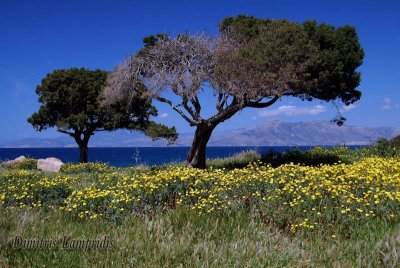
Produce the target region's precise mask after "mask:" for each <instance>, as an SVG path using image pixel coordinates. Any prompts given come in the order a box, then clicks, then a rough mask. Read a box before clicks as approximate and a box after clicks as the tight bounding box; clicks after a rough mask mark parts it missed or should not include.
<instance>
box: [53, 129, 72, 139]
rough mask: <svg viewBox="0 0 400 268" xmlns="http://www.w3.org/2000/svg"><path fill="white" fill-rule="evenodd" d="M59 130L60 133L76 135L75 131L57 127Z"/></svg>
mask: <svg viewBox="0 0 400 268" xmlns="http://www.w3.org/2000/svg"><path fill="white" fill-rule="evenodd" d="M57 131H58V132H60V133H63V134H68V135H70V136H71V137H74V136H75V135H76V133H75V132H69V131H66V130H62V129H57Z"/></svg>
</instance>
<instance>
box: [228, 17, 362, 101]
mask: <svg viewBox="0 0 400 268" xmlns="http://www.w3.org/2000/svg"><path fill="white" fill-rule="evenodd" d="M271 25H273V27H272V26H271ZM279 25H281V26H279ZM278 26H279V27H281V28H282V29H289V28H288V27H292V28H293V29H294V28H296V29H297V30H296V34H297V35H298V36H301V35H302V34H303V33H304V34H305V35H306V37H307V40H309V41H310V42H311V43H312V46H313V47H315V48H317V49H316V50H312V54H313V57H314V56H315V58H316V59H315V62H313V64H312V66H311V67H312V68H311V69H309V70H307V71H308V72H309V73H308V75H309V77H308V78H307V80H309V81H314V82H315V85H314V86H313V87H312V88H311V90H310V89H309V90H303V91H302V92H299V91H298V90H297V87H293V85H289V87H291V88H290V89H292V90H294V93H293V95H294V96H298V97H301V98H303V99H307V100H311V99H313V98H317V99H321V100H325V101H334V100H336V99H338V100H341V101H343V102H344V103H345V104H346V105H349V104H351V103H353V102H355V101H357V100H358V99H360V97H361V93H360V91H358V90H356V87H357V86H358V85H359V84H360V73H359V72H357V71H356V69H357V68H358V67H359V66H360V65H361V64H362V60H363V58H364V51H363V49H362V48H361V46H360V43H359V41H358V36H357V33H356V31H355V29H354V27H351V26H348V25H346V26H343V27H334V26H330V25H326V24H317V22H316V21H306V22H304V23H303V24H298V23H293V22H288V21H287V20H271V19H259V18H255V17H252V16H246V15H240V16H237V17H235V18H233V17H229V18H226V19H225V20H223V21H222V23H221V24H220V31H227V30H229V29H230V28H231V27H233V28H234V29H235V31H236V32H237V33H238V34H239V35H240V36H241V37H242V38H244V39H245V40H249V41H250V44H251V43H252V42H254V40H259V41H257V42H256V43H259V44H260V45H261V44H270V46H271V48H274V47H275V48H278V50H277V52H276V55H279V53H278V52H279V46H278V45H279V44H278V43H277V42H279V39H281V38H282V37H283V38H286V36H287V37H288V38H289V39H287V40H286V41H287V43H286V44H290V42H293V43H295V44H297V45H300V44H301V43H299V42H298V41H296V37H295V36H294V35H293V34H292V35H281V37H279V38H275V39H273V38H271V37H272V36H271V34H265V33H266V31H269V32H271V33H272V32H273V31H274V29H273V28H276V27H278ZM279 27H278V28H279ZM278 32H279V31H278ZM281 33H282V32H281ZM260 38H261V39H260ZM300 40H301V39H300ZM274 44H276V45H274ZM280 45H282V44H280ZM249 48H250V50H249V53H248V54H247V55H246V56H247V59H248V60H250V61H257V59H264V58H267V57H262V56H263V55H264V54H265V51H267V52H268V51H271V52H270V53H273V50H268V46H267V47H265V48H264V49H258V50H257V48H261V46H260V47H258V46H256V47H254V49H251V46H249V47H247V48H246V49H247V50H248V49H249ZM305 52H307V50H305ZM287 53H288V55H291V54H292V53H293V51H292V50H288V51H287ZM265 55H269V52H268V53H267V54H265ZM291 56H293V55H291ZM305 56H307V55H306V54H305ZM261 70H262V69H261ZM271 70H272V69H271ZM262 72H264V71H262ZM303 81H304V79H303Z"/></svg>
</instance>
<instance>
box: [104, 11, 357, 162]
mask: <svg viewBox="0 0 400 268" xmlns="http://www.w3.org/2000/svg"><path fill="white" fill-rule="evenodd" d="M219 30H220V33H219V35H218V36H211V35H207V34H204V33H198V34H187V33H182V34H178V35H176V36H172V35H168V34H157V35H151V36H149V37H146V38H144V40H143V41H144V47H143V48H142V49H141V50H140V51H139V52H138V53H137V54H136V55H133V56H130V57H128V58H127V59H125V60H124V61H123V62H122V63H121V64H120V65H118V66H117V67H116V68H115V70H114V71H113V72H111V73H110V75H109V76H108V78H107V82H106V86H105V88H104V96H105V100H104V102H103V103H104V104H105V106H106V107H107V106H108V105H113V104H114V103H116V102H119V101H121V100H126V99H129V98H136V97H138V96H141V97H146V98H148V97H150V98H152V99H154V100H156V101H159V102H162V103H165V104H167V105H168V106H170V107H171V109H173V110H174V111H175V112H177V113H178V114H179V115H180V116H181V117H182V118H183V119H184V120H185V121H186V122H187V123H188V124H189V125H190V126H192V127H195V128H196V131H195V134H194V137H193V142H192V146H191V149H190V151H189V153H188V157H187V165H188V166H189V167H196V168H203V169H204V168H206V146H207V143H208V141H209V139H210V137H211V135H212V132H213V131H214V129H215V128H216V127H217V126H218V125H219V124H221V123H223V122H224V121H226V120H228V119H230V118H232V117H233V116H234V115H235V114H237V113H239V112H240V111H241V110H243V109H245V108H266V107H269V106H271V105H273V104H275V103H276V102H277V101H278V100H279V99H281V98H282V97H295V98H299V99H301V100H308V101H311V100H315V99H317V100H321V101H325V102H332V103H333V104H334V105H335V107H340V105H341V104H344V105H350V104H352V103H354V102H356V101H358V100H359V99H360V97H361V92H360V91H359V90H358V89H357V87H358V85H359V83H360V79H361V74H360V73H359V72H358V71H357V68H358V67H359V66H360V65H361V64H362V60H363V58H364V51H363V49H362V48H361V45H360V43H359V41H358V37H357V32H356V30H355V29H354V28H353V27H351V26H348V25H345V26H343V27H334V26H330V25H326V24H318V23H317V22H316V21H306V22H304V23H297V22H291V21H288V20H276V19H259V18H255V17H252V16H244V15H242V16H237V17H235V18H226V19H224V20H223V21H222V22H221V24H220V27H219ZM204 92H208V94H209V95H210V96H211V95H212V96H214V97H215V98H214V99H215V106H214V108H215V109H214V111H213V112H212V113H211V115H210V112H208V113H207V114H206V113H205V112H204V107H205V106H206V105H205V103H204V102H203V101H202V100H201V99H202V98H201V97H200V96H202V94H203V93H204ZM207 103H209V100H207ZM208 107H210V106H208ZM344 120H345V118H344V117H343V116H342V115H341V114H340V111H339V109H338V116H337V118H335V119H333V121H334V122H336V123H337V124H339V125H341V124H343V122H344Z"/></svg>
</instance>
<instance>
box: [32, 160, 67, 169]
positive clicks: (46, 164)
mask: <svg viewBox="0 0 400 268" xmlns="http://www.w3.org/2000/svg"><path fill="white" fill-rule="evenodd" d="M62 165H64V163H63V162H62V161H61V160H60V159H58V158H54V157H50V158H46V159H39V160H38V162H37V169H39V170H42V171H49V172H59V171H60V169H61V166H62Z"/></svg>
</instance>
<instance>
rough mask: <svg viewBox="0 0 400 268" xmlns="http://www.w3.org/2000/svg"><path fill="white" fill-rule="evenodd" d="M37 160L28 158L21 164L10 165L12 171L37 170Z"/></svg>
mask: <svg viewBox="0 0 400 268" xmlns="http://www.w3.org/2000/svg"><path fill="white" fill-rule="evenodd" d="M37 162H38V160H37V159H33V158H27V159H25V160H22V161H21V162H17V163H14V164H11V165H9V166H8V167H9V168H10V169H28V170H35V169H37Z"/></svg>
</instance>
